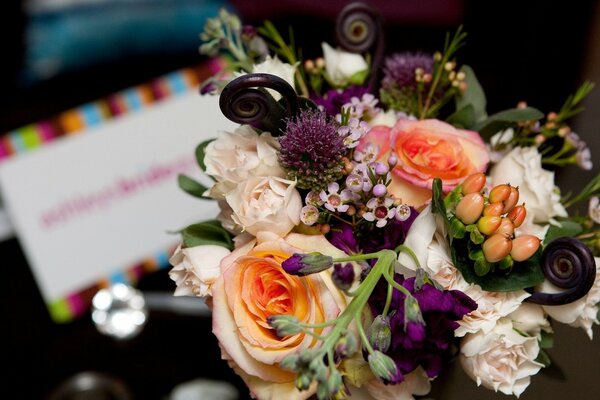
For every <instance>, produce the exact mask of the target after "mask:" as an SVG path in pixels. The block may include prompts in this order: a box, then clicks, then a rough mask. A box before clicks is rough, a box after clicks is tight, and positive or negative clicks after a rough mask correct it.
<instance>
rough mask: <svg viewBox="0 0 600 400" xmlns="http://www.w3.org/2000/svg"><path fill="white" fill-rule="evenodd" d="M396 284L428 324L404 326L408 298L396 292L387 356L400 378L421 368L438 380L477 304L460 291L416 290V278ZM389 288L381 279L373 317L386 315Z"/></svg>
mask: <svg viewBox="0 0 600 400" xmlns="http://www.w3.org/2000/svg"><path fill="white" fill-rule="evenodd" d="M394 280H395V281H396V282H398V283H399V284H401V285H402V286H404V287H405V288H406V289H407V290H408V291H410V292H411V293H412V295H413V296H414V298H415V299H416V300H417V302H418V304H419V308H420V309H421V315H422V317H423V320H424V322H425V324H424V325H422V324H420V323H417V322H409V323H408V324H407V326H405V316H404V311H405V310H404V304H405V302H404V300H405V296H404V294H402V293H401V292H400V291H398V290H394V291H393V294H392V302H391V307H390V310H393V311H395V312H393V314H392V315H391V317H390V327H391V330H392V343H391V345H390V348H389V349H388V350H387V351H386V354H387V355H388V356H390V357H392V359H393V360H394V361H395V362H396V366H397V367H398V371H399V372H400V373H401V375H406V374H408V373H409V372H411V371H413V370H414V369H415V368H417V367H418V366H419V365H420V366H421V367H423V369H424V370H425V372H426V373H427V376H429V377H430V378H433V377H436V376H437V375H439V373H440V372H441V370H442V366H443V365H444V364H445V363H446V362H447V361H448V359H449V358H450V357H451V356H452V346H451V345H452V344H453V342H454V341H455V337H454V330H455V329H456V328H457V327H458V326H459V324H458V322H457V321H460V320H461V319H462V317H463V316H464V315H465V314H468V313H470V312H471V311H473V310H475V309H476V308H477V303H476V302H475V301H473V300H472V299H471V298H470V297H469V296H467V295H466V294H464V293H463V292H461V291H458V290H438V289H436V288H435V287H434V286H432V285H431V284H425V285H423V286H421V288H420V289H419V290H415V278H409V279H404V277H403V276H402V275H400V274H396V275H395V276H394ZM387 287H388V285H387V282H386V281H385V280H384V279H382V280H381V281H380V282H379V283H378V284H377V287H376V288H375V290H374V291H373V294H372V295H371V298H370V299H369V304H370V306H371V311H372V312H373V314H374V315H380V314H381V313H382V312H383V308H384V306H385V300H386V295H387ZM402 380H404V377H402V378H401V379H400V381H402Z"/></svg>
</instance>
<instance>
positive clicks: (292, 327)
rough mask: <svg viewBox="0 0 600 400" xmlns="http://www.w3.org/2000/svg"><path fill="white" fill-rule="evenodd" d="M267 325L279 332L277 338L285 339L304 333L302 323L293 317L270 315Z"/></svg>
mask: <svg viewBox="0 0 600 400" xmlns="http://www.w3.org/2000/svg"><path fill="white" fill-rule="evenodd" d="M267 324H269V326H270V327H271V328H273V329H275V331H276V332H277V336H279V337H285V336H290V335H295V334H297V333H300V332H302V327H301V326H300V321H298V318H296V317H294V316H293V315H269V316H268V317H267Z"/></svg>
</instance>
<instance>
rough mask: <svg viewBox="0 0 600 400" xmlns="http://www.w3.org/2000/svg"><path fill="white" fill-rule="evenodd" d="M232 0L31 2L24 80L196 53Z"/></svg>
mask: <svg viewBox="0 0 600 400" xmlns="http://www.w3.org/2000/svg"><path fill="white" fill-rule="evenodd" d="M221 7H226V8H227V9H229V10H230V11H233V7H232V6H231V5H230V3H229V1H226V0H30V1H29V2H28V3H27V7H26V17H27V23H26V26H25V60H24V68H23V71H22V73H21V79H22V83H23V84H34V83H36V82H39V81H42V80H46V79H49V78H53V77H55V76H58V75H61V74H64V73H68V72H72V71H75V70H79V69H84V68H87V67H91V66H96V65H101V64H105V63H111V62H116V61H122V60H126V59H129V58H131V57H136V56H146V55H156V56H171V55H180V54H196V53H197V52H198V46H199V45H200V39H199V38H198V35H199V34H200V32H201V31H202V28H203V26H204V21H205V19H206V18H210V17H213V16H215V15H216V14H217V13H218V11H219V9H220V8H221Z"/></svg>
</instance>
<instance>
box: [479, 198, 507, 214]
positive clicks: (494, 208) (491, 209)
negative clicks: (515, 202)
mask: <svg viewBox="0 0 600 400" xmlns="http://www.w3.org/2000/svg"><path fill="white" fill-rule="evenodd" d="M503 211H504V204H502V202H500V201H498V202H496V203H490V204H488V205H487V206H485V208H484V209H483V215H484V216H486V217H488V216H489V217H492V216H495V217H499V216H500V215H502V213H503Z"/></svg>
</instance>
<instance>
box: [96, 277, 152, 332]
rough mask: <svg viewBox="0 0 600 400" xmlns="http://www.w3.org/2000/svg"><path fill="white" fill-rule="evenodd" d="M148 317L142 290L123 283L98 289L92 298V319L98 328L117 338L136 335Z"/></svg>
mask: <svg viewBox="0 0 600 400" xmlns="http://www.w3.org/2000/svg"><path fill="white" fill-rule="evenodd" d="M147 317H148V308H147V306H146V301H145V300H144V296H143V294H142V292H140V291H139V290H137V289H134V288H133V287H131V286H127V285H125V284H122V283H118V284H115V285H113V286H110V287H108V288H106V289H102V290H100V291H98V293H96V295H95V296H94V298H93V299H92V320H93V321H94V324H95V325H96V328H98V330H99V331H100V332H101V333H103V334H105V335H108V336H111V337H113V338H115V339H129V338H132V337H134V336H136V335H137V334H138V333H140V331H141V330H142V328H143V327H144V324H145V323H146V320H147Z"/></svg>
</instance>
